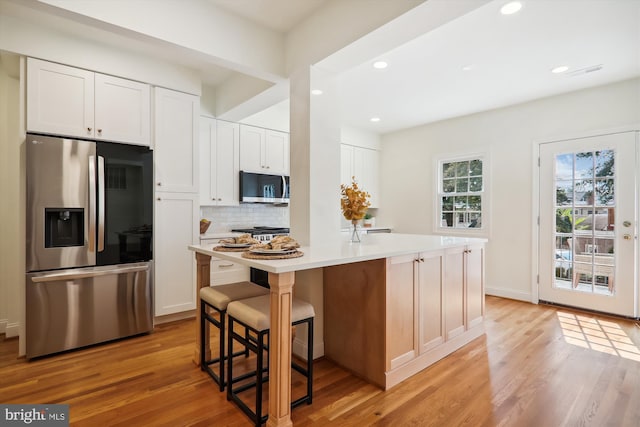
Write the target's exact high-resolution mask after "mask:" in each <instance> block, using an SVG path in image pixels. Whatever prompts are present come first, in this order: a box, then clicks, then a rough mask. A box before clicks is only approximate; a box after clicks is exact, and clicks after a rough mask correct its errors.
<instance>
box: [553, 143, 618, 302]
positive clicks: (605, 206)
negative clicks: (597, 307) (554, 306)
mask: <svg viewBox="0 0 640 427" xmlns="http://www.w3.org/2000/svg"><path fill="white" fill-rule="evenodd" d="M614 171H615V152H614V150H602V151H581V152H573V153H562V154H556V155H555V176H554V180H555V188H556V196H555V215H556V218H555V225H556V226H555V242H556V248H555V254H554V257H555V260H556V267H555V281H554V283H553V286H554V287H557V288H562V289H568V290H575V291H579V292H591V293H600V294H603V295H611V294H613V293H614V292H615V275H614V272H615V263H616V262H615V233H614V227H615V210H616V206H615V188H616V186H615V179H616V178H615V174H614Z"/></svg>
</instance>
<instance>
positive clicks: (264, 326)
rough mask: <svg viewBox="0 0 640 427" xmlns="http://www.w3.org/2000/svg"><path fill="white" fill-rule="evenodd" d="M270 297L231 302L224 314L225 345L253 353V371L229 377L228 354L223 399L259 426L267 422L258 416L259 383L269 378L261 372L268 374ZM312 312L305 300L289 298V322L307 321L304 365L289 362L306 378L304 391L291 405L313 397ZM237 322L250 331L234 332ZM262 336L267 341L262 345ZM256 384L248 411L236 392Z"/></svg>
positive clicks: (230, 372) (307, 401)
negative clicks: (226, 326) (253, 402)
mask: <svg viewBox="0 0 640 427" xmlns="http://www.w3.org/2000/svg"><path fill="white" fill-rule="evenodd" d="M269 314H270V296H269V295H264V296H258V297H254V298H248V299H243V300H238V301H233V302H231V303H230V304H229V306H228V307H227V316H228V317H229V335H228V338H227V339H228V344H227V347H228V348H232V346H233V341H234V340H235V341H236V342H238V343H240V344H242V345H244V346H245V347H246V348H248V349H249V350H251V351H252V352H254V353H255V354H256V370H255V371H252V372H250V373H248V374H243V375H240V376H237V377H235V378H234V376H233V356H234V355H229V359H228V363H227V372H228V378H229V384H228V387H227V400H231V401H233V402H234V403H235V404H236V405H238V406H239V407H240V409H242V411H243V412H244V413H245V414H247V415H248V416H249V418H251V420H252V421H253V422H254V424H255V425H256V426H260V425H262V423H264V422H266V421H267V418H268V414H265V415H262V384H263V383H264V382H266V381H267V380H268V379H269V377H268V375H267V377H264V376H263V374H264V373H265V372H267V373H268V367H269V363H268V359H267V365H266V366H264V365H265V364H264V356H263V353H264V351H265V350H267V351H268V349H269V344H268V341H269V327H270V315H269ZM314 316H315V311H314V309H313V306H312V305H311V304H309V303H307V302H304V301H302V300H299V299H297V298H293V301H292V307H291V325H292V326H296V325H300V324H303V323H306V324H307V363H306V366H300V365H298V364H297V363H294V362H293V360H292V361H291V368H292V369H295V370H296V371H298V372H300V373H301V374H302V375H303V376H304V377H306V379H307V394H306V395H304V396H302V397H301V398H299V399H296V400H294V401H292V402H291V408H295V407H296V406H298V405H300V404H302V403H307V404H308V405H310V404H311V401H312V397H313V318H314ZM236 323H237V324H240V325H241V326H243V327H244V328H246V329H248V330H249V331H250V332H252V333H253V334H255V336H252V335H251V334H249V335H247V334H245V336H242V335H241V334H238V333H237V332H236V331H234V328H233V325H234V324H236ZM265 339H266V341H267V344H266V345H265ZM253 376H255V381H253V382H250V383H248V384H242V385H239V386H238V387H236V388H234V384H235V383H238V382H240V381H242V380H245V379H247V378H249V377H253ZM253 387H256V410H255V412H254V411H252V410H251V408H249V407H248V406H247V404H245V403H244V402H243V401H242V399H241V398H240V396H239V393H241V392H243V391H246V390H249V389H250V388H253Z"/></svg>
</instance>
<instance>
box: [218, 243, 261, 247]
mask: <svg viewBox="0 0 640 427" xmlns="http://www.w3.org/2000/svg"><path fill="white" fill-rule="evenodd" d="M252 244H253V243H220V246H222V247H223V248H248V247H249V246H251V245H252Z"/></svg>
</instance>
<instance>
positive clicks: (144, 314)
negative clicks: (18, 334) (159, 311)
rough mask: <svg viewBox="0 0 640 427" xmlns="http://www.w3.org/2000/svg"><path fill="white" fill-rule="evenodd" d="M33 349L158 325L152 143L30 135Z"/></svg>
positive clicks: (30, 353)
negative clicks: (155, 312) (155, 317)
mask: <svg viewBox="0 0 640 427" xmlns="http://www.w3.org/2000/svg"><path fill="white" fill-rule="evenodd" d="M26 145H27V149H26V155H27V159H26V160H27V233H26V234H27V235H26V247H27V257H26V260H27V275H26V276H27V280H26V341H27V348H26V350H27V358H33V357H38V356H43V355H46V354H51V353H57V352H60V351H64V350H69V349H73V348H78V347H83V346H87V345H91V344H96V343H100V342H104V341H109V340H113V339H117V338H122V337H127V336H131V335H136V334H140V333H144V332H149V331H151V330H152V329H153V303H152V277H151V272H152V268H151V263H152V260H153V254H152V247H153V245H152V234H153V233H152V231H153V224H152V221H153V201H152V200H153V199H152V193H153V181H152V180H153V159H152V152H151V150H149V148H147V147H142V146H134V145H126V144H116V143H108V142H95V141H85V140H73V139H66V138H58V137H51V136H43V135H36V134H28V135H27V142H26Z"/></svg>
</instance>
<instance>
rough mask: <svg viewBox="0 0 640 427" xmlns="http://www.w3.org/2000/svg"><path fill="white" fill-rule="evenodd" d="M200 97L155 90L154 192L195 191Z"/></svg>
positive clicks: (197, 167) (160, 89)
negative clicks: (155, 190)
mask: <svg viewBox="0 0 640 427" xmlns="http://www.w3.org/2000/svg"><path fill="white" fill-rule="evenodd" d="M199 109H200V98H199V97H198V96H195V95H189V94H186V93H182V92H176V91H172V90H168V89H163V88H155V130H156V131H155V156H154V158H155V178H156V179H155V181H156V189H157V191H172V192H185V193H197V192H198V169H199V164H198V154H197V152H198V134H199V132H198V118H199Z"/></svg>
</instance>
